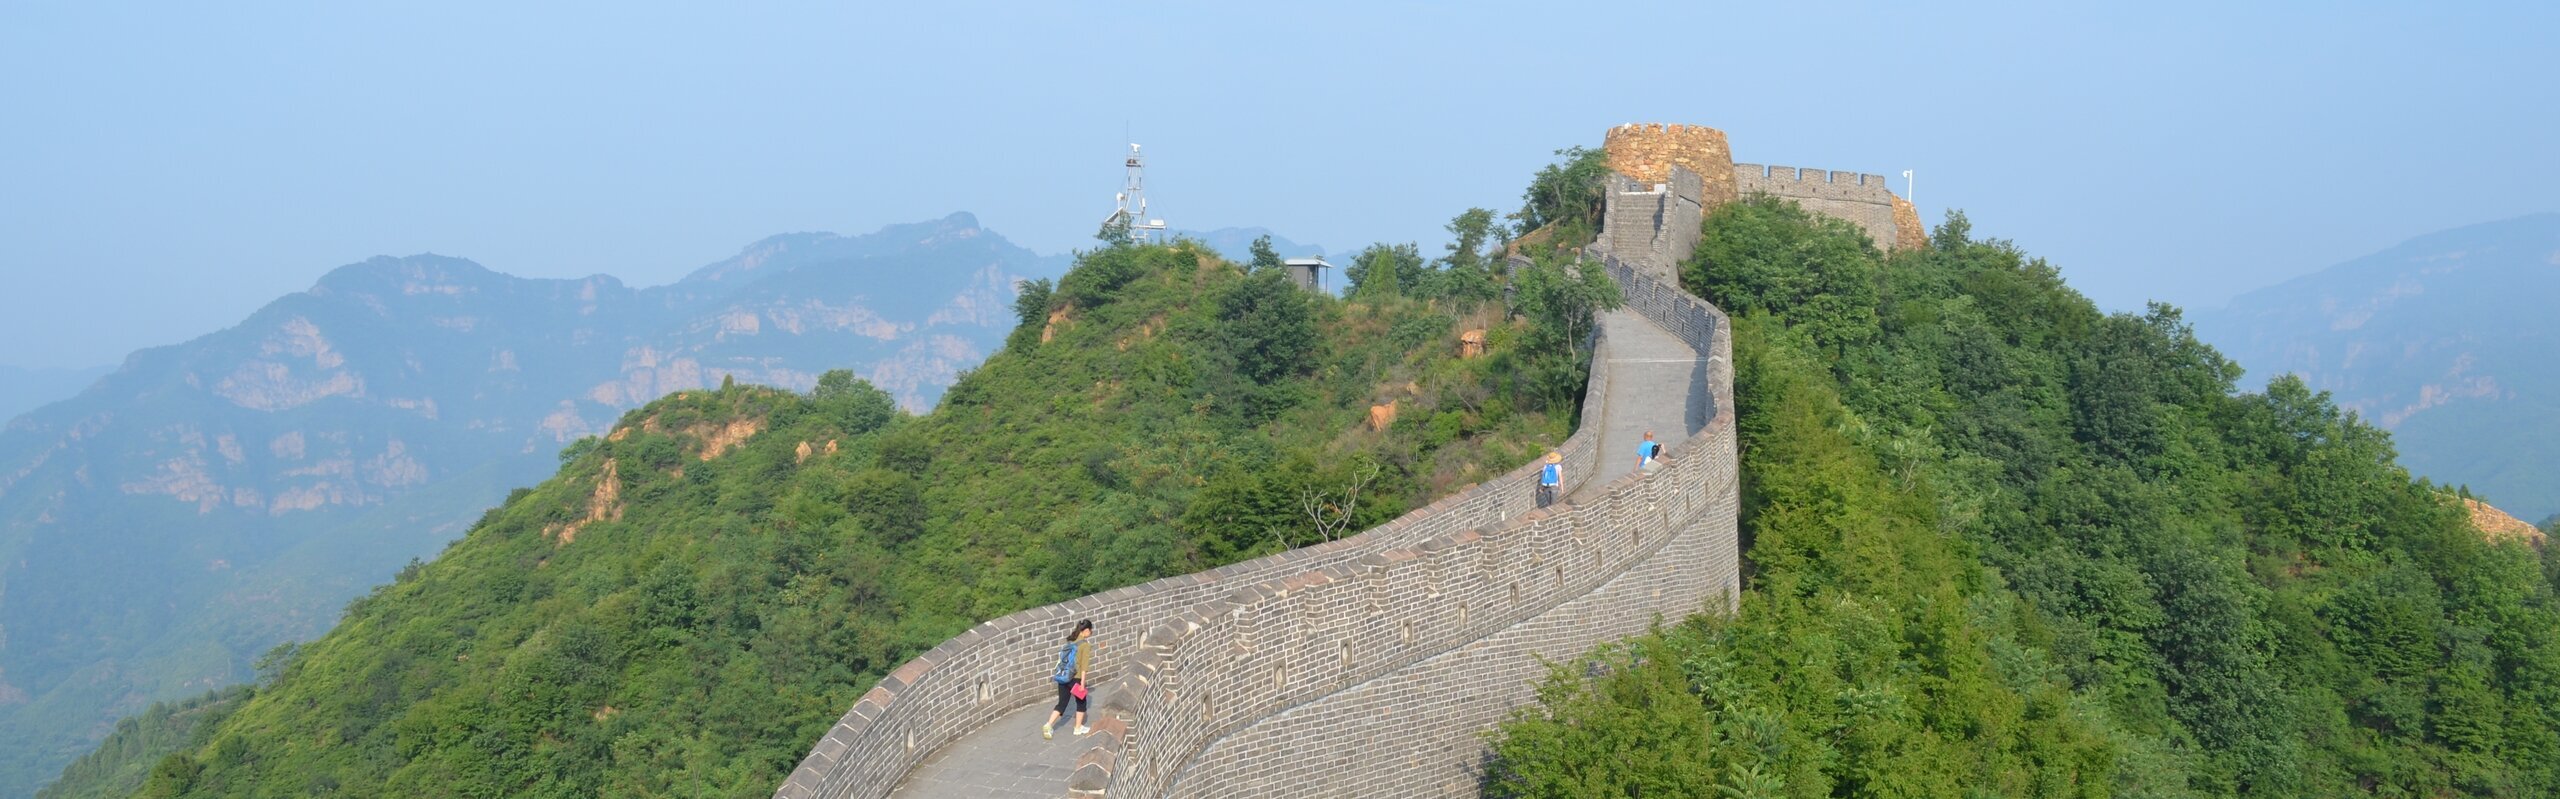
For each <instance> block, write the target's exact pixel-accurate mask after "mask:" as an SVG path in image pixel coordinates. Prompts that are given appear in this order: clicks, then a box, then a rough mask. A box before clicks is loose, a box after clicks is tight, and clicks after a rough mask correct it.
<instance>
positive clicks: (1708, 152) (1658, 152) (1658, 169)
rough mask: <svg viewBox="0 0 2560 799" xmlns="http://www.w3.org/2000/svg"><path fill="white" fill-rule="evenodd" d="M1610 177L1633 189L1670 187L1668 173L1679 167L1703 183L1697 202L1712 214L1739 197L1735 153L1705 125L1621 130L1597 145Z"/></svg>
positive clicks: (1639, 126)
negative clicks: (1624, 181)
mask: <svg viewBox="0 0 2560 799" xmlns="http://www.w3.org/2000/svg"><path fill="white" fill-rule="evenodd" d="M1600 147H1601V150H1602V151H1603V152H1605V153H1606V154H1607V156H1608V164H1609V171H1611V172H1616V173H1618V174H1620V175H1625V176H1626V177H1627V178H1628V179H1629V180H1633V181H1635V182H1637V183H1646V184H1652V183H1669V182H1671V169H1672V168H1673V167H1683V168H1686V169H1688V170H1689V171H1690V172H1693V173H1696V174H1697V175H1698V176H1699V178H1700V179H1701V182H1702V183H1701V186H1700V189H1701V191H1700V193H1699V195H1698V197H1699V198H1700V199H1702V200H1703V201H1704V203H1703V204H1704V206H1705V207H1706V208H1708V209H1713V208H1715V207H1716V206H1718V205H1722V204H1724V203H1726V202H1730V201H1732V200H1733V198H1735V197H1736V196H1739V195H1738V194H1737V193H1736V191H1735V188H1734V185H1733V180H1732V179H1731V177H1730V176H1731V175H1732V174H1733V150H1732V148H1730V147H1727V146H1726V145H1725V138H1724V131H1721V130H1717V129H1715V128H1710V127H1706V126H1704V125H1665V124H1660V123H1644V124H1633V125H1619V126H1617V127H1614V128H1610V129H1609V133H1608V134H1607V135H1606V136H1604V137H1603V138H1602V139H1601V145H1600Z"/></svg>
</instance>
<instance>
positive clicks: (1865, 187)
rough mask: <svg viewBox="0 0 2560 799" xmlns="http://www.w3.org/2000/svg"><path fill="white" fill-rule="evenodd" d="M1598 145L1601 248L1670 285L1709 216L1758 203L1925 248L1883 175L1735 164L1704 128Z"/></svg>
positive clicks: (1621, 135) (1627, 131) (1639, 127)
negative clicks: (1747, 200) (1741, 202)
mask: <svg viewBox="0 0 2560 799" xmlns="http://www.w3.org/2000/svg"><path fill="white" fill-rule="evenodd" d="M1602 141H1603V144H1602V145H1601V146H1602V150H1603V151H1604V153H1605V154H1606V156H1607V159H1608V164H1609V171H1610V173H1611V174H1610V175H1609V178H1608V181H1609V182H1608V187H1607V189H1606V192H1607V211H1606V212H1605V213H1604V215H1603V216H1602V219H1601V226H1600V238H1599V242H1598V246H1599V247H1601V248H1602V249H1605V250H1607V251H1608V252H1610V253H1611V254H1614V255H1616V256H1618V258H1619V259H1620V260H1623V261H1625V262H1626V263H1627V264H1628V265H1630V266H1633V267H1635V268H1638V269H1643V270H1645V271H1647V272H1651V273H1653V274H1655V275H1656V276H1658V277H1665V278H1672V279H1676V276H1675V275H1673V273H1674V272H1675V271H1677V269H1678V266H1679V263H1680V261H1682V260H1684V259H1686V258H1688V257H1689V251H1690V250H1691V249H1694V248H1695V247H1696V246H1697V241H1698V222H1699V221H1700V220H1701V219H1703V218H1704V217H1705V215H1706V214H1707V212H1709V211H1713V210H1715V208H1716V206H1719V205H1723V204H1725V203H1728V202H1732V201H1734V200H1735V199H1737V198H1740V197H1744V196H1749V195H1754V194H1767V195H1770V196H1773V197H1783V198H1786V199H1789V200H1794V201H1795V202H1797V203H1798V204H1800V205H1802V206H1804V209H1805V210H1807V211H1811V212H1813V213H1816V214H1821V215H1823V216H1829V217H1833V218H1837V219H1842V220H1846V221H1848V222H1849V223H1850V224H1853V225H1856V226H1858V228H1859V229H1860V230H1863V231H1865V232H1866V234H1867V238H1868V239H1869V240H1871V241H1873V242H1874V243H1875V245H1876V248H1877V249H1880V250H1886V251H1892V250H1897V249H1908V248H1913V247H1920V246H1924V245H1926V244H1927V243H1928V239H1927V235H1928V234H1927V231H1925V230H1923V229H1922V228H1921V226H1920V215H1919V213H1918V212H1917V211H1916V210H1915V209H1913V208H1912V206H1911V203H1909V202H1907V201H1905V200H1903V199H1902V198H1900V197H1896V196H1894V195H1893V193H1892V192H1891V191H1890V190H1888V189H1887V188H1886V187H1885V180H1884V176H1882V175H1870V174H1861V173H1856V172H1833V171H1829V170H1822V169H1810V168H1803V169H1800V168H1797V167H1770V166H1762V165H1759V164H1735V163H1734V161H1733V150H1732V148H1731V147H1730V146H1729V145H1727V143H1726V141H1725V135H1724V131H1720V130H1716V129H1715V128H1710V127H1706V126H1703V125H1665V124H1659V123H1648V124H1631V125H1620V126H1617V127H1615V128H1610V129H1609V133H1608V135H1607V136H1606V137H1605V138H1604V139H1603V140H1602Z"/></svg>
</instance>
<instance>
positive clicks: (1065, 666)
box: [1049, 642, 1076, 685]
mask: <svg viewBox="0 0 2560 799" xmlns="http://www.w3.org/2000/svg"><path fill="white" fill-rule="evenodd" d="M1049 681H1050V682H1054V683H1057V684H1059V685H1065V684H1067V683H1071V682H1075V681H1076V645H1075V644H1074V643H1073V642H1069V643H1068V644H1067V648H1065V649H1061V650H1058V670H1057V671H1056V672H1055V673H1052V674H1050V675H1049Z"/></svg>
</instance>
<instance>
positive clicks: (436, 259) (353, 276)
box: [311, 253, 505, 294]
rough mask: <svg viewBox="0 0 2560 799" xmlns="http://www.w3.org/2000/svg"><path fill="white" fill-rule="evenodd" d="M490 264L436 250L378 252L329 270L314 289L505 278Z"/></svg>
mask: <svg viewBox="0 0 2560 799" xmlns="http://www.w3.org/2000/svg"><path fill="white" fill-rule="evenodd" d="M503 277H505V275H501V274H499V273H497V272H495V271H492V270H491V269H489V268H488V267H485V266H481V265H480V264H478V263H476V262H473V261H471V260H470V259H467V258H454V257H451V256H445V255H437V254H434V253H419V254H417V255H411V256H406V257H401V258H394V257H391V256H388V255H376V256H374V257H371V258H367V259H364V260H362V261H359V262H356V263H352V264H348V265H346V266H341V267H338V268H336V269H331V270H329V273H328V274H325V275H321V276H320V280H319V282H317V283H314V284H313V285H312V287H311V291H312V293H315V294H326V293H329V292H337V291H344V292H362V291H376V290H381V289H384V288H396V287H401V286H417V285H425V284H433V285H472V284H479V283H483V282H487V281H489V280H491V279H493V278H503Z"/></svg>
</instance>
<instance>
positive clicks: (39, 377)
mask: <svg viewBox="0 0 2560 799" xmlns="http://www.w3.org/2000/svg"><path fill="white" fill-rule="evenodd" d="M112 371H115V367H113V366H93V367H89V368H86V369H50V368H29V367H23V366H0V421H6V420H8V419H12V418H16V417H17V415H18V414H21V413H25V412H27V411H28V410H31V409H34V408H35V407H36V406H39V405H43V404H45V403H48V402H52V401H54V400H58V399H62V398H65V397H69V396H71V395H73V394H77V393H80V389H81V388H83V387H86V386H87V385H89V382H90V381H92V380H96V379H98V378H99V377H102V376H105V375H106V373H108V372H112Z"/></svg>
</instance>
